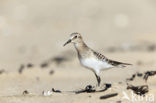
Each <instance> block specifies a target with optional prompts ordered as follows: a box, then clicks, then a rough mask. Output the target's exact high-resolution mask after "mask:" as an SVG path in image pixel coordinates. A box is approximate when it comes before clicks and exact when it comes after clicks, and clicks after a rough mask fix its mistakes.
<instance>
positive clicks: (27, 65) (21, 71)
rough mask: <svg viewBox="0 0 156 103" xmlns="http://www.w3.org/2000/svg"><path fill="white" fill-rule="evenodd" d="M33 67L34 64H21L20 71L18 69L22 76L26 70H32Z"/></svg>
mask: <svg viewBox="0 0 156 103" xmlns="http://www.w3.org/2000/svg"><path fill="white" fill-rule="evenodd" d="M32 67H34V64H32V63H28V64H26V65H25V64H21V65H20V67H19V69H18V72H19V73H20V74H22V73H23V71H24V69H25V68H32Z"/></svg>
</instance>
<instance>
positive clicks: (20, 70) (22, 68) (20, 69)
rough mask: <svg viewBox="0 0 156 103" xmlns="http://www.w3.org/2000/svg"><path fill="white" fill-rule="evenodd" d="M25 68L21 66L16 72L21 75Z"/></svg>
mask: <svg viewBox="0 0 156 103" xmlns="http://www.w3.org/2000/svg"><path fill="white" fill-rule="evenodd" d="M24 68H25V66H24V65H23V64H21V66H20V68H19V69H18V72H19V73H20V74H21V73H22V72H23V70H24Z"/></svg>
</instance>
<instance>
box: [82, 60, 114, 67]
mask: <svg viewBox="0 0 156 103" xmlns="http://www.w3.org/2000/svg"><path fill="white" fill-rule="evenodd" d="M80 62H81V64H82V65H83V66H85V67H87V68H90V69H93V70H97V69H98V70H101V69H108V68H112V67H113V66H112V65H110V64H108V63H107V62H104V61H100V60H97V59H95V58H88V59H81V60H80Z"/></svg>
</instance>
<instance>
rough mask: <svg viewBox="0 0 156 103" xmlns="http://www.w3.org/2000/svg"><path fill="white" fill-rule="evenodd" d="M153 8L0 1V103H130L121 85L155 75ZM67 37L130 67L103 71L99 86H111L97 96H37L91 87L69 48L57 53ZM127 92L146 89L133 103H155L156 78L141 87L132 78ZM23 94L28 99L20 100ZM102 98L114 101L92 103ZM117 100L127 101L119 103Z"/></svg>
mask: <svg viewBox="0 0 156 103" xmlns="http://www.w3.org/2000/svg"><path fill="white" fill-rule="evenodd" d="M155 5H156V2H155V1H154V0H150V1H147V0H137V1H136V0H131V1H128V0H120V2H119V1H113V0H109V1H108V0H107V1H106V0H101V1H100V0H93V1H89V0H75V1H73V0H66V1H61V0H60V1H58V0H46V1H45V0H44V1H43V0H33V1H32V0H22V1H21V0H1V1H0V47H1V49H0V70H1V74H0V103H31V102H34V103H132V102H133V100H134V98H133V95H132V94H131V93H132V90H127V89H126V88H127V83H126V79H127V78H130V77H131V76H132V74H134V73H136V72H140V73H144V72H146V71H150V70H156V47H155V45H156V42H155V41H156V30H155V27H156V20H155V18H156V6H155ZM72 32H80V33H82V35H83V37H84V40H85V41H86V43H87V44H88V45H89V46H90V47H92V48H93V49H95V50H98V51H99V52H101V53H102V54H104V55H105V56H106V57H108V58H110V59H114V60H118V61H123V62H127V63H131V64H133V66H128V67H126V68H114V69H111V70H108V71H103V72H102V73H101V79H102V84H104V83H111V84H112V87H111V88H109V89H108V90H106V91H104V92H100V93H81V94H74V93H69V92H67V93H54V92H53V93H52V95H51V96H43V95H42V92H43V91H48V90H51V89H52V88H55V89H58V90H61V91H75V90H80V89H84V88H85V87H86V86H87V85H89V84H90V85H94V86H95V84H96V79H95V77H94V74H93V73H92V72H91V71H89V70H87V69H85V68H83V67H81V66H80V64H79V61H78V59H77V57H76V52H75V51H74V48H73V47H72V45H69V46H67V47H65V48H63V47H62V44H63V43H64V42H65V41H66V40H67V39H68V37H69V34H70V33H72ZM28 64H32V67H27V65H28ZM22 65H24V66H23V67H22ZM41 65H42V67H41ZM29 66H31V65H29ZM22 68H23V69H22ZM19 69H20V70H21V73H19ZM3 71H4V72H3ZM50 72H51V74H50ZM129 84H132V85H134V86H138V85H139V86H140V85H148V86H149V92H148V93H146V95H145V97H144V98H143V100H140V101H139V99H138V98H140V96H135V97H136V98H135V100H134V103H156V76H151V77H149V79H148V80H147V82H145V80H143V79H142V78H139V77H136V78H135V79H134V80H133V81H130V82H129ZM25 90H27V91H28V92H29V94H28V95H23V91H25ZM110 93H118V95H117V96H115V97H112V98H107V99H103V100H101V99H100V96H104V95H107V94H110ZM124 93H126V94H127V95H128V97H129V98H130V100H128V99H123V98H122V97H123V95H124ZM152 96H154V97H153V98H154V99H155V100H154V101H153V100H151V102H150V100H149V98H150V99H152ZM132 98H133V99H132ZM145 98H147V100H145ZM120 101H121V102H120Z"/></svg>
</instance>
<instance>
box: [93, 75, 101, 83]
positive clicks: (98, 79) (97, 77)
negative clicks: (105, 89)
mask: <svg viewBox="0 0 156 103" xmlns="http://www.w3.org/2000/svg"><path fill="white" fill-rule="evenodd" d="M94 74H95V76H96V79H97V82H98V86H100V83H101V78H100V76H98V75H97V74H96V73H94Z"/></svg>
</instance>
